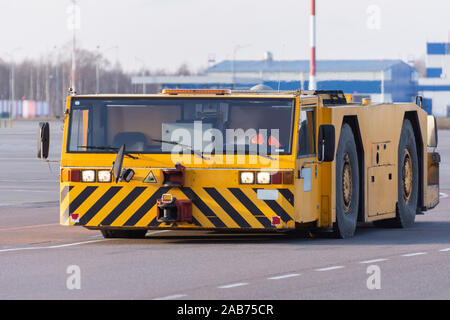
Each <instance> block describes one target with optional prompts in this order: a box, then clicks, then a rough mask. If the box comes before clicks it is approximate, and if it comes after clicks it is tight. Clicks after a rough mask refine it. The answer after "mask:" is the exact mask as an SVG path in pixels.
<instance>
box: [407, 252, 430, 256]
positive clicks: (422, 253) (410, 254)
mask: <svg viewBox="0 0 450 320" xmlns="http://www.w3.org/2000/svg"><path fill="white" fill-rule="evenodd" d="M424 254H427V253H426V252H415V253H407V254H402V257H415V256H421V255H424Z"/></svg>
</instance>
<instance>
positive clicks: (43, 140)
mask: <svg viewBox="0 0 450 320" xmlns="http://www.w3.org/2000/svg"><path fill="white" fill-rule="evenodd" d="M49 148H50V125H49V124H48V122H40V123H39V133H38V145H37V149H38V150H37V156H38V158H40V159H47V158H48V150H49Z"/></svg>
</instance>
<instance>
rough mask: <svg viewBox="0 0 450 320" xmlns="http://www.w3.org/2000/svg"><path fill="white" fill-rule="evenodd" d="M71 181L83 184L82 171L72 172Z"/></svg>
mask: <svg viewBox="0 0 450 320" xmlns="http://www.w3.org/2000/svg"><path fill="white" fill-rule="evenodd" d="M69 180H70V181H71V182H81V170H70V171H69Z"/></svg>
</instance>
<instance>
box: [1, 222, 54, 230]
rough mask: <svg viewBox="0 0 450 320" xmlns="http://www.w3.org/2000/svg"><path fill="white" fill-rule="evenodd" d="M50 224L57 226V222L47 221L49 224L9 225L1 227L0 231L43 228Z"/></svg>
mask: <svg viewBox="0 0 450 320" xmlns="http://www.w3.org/2000/svg"><path fill="white" fill-rule="evenodd" d="M51 226H59V223H49V224H35V225H31V226H23V227H11V228H1V229H0V231H12V230H22V229H34V228H44V227H51Z"/></svg>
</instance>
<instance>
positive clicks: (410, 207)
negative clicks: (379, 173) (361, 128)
mask: <svg viewBox="0 0 450 320" xmlns="http://www.w3.org/2000/svg"><path fill="white" fill-rule="evenodd" d="M407 158H409V159H408V160H407ZM408 162H409V164H410V165H412V168H410V169H408V170H407V169H406V168H407V167H409V165H407V163H408ZM406 172H409V173H406ZM409 175H411V177H410V178H407V177H406V176H409ZM397 177H398V185H397V191H398V197H397V207H396V217H395V218H394V219H386V220H381V221H375V222H374V224H375V225H376V226H380V227H390V228H407V227H411V226H412V225H413V224H414V221H415V219H416V210H417V202H418V199H419V159H418V156H417V147H416V139H415V136H414V129H413V126H412V124H411V121H409V120H408V119H405V120H404V121H403V127H402V132H401V135H400V142H399V144H398V168H397ZM409 180H410V183H408V182H406V181H409Z"/></svg>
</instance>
